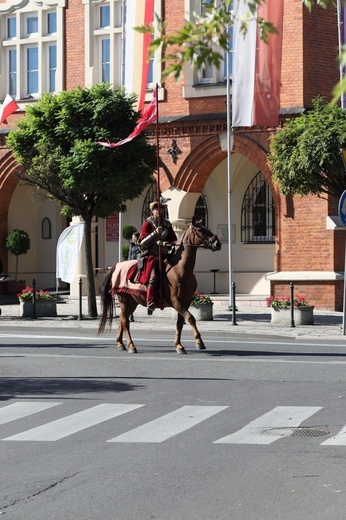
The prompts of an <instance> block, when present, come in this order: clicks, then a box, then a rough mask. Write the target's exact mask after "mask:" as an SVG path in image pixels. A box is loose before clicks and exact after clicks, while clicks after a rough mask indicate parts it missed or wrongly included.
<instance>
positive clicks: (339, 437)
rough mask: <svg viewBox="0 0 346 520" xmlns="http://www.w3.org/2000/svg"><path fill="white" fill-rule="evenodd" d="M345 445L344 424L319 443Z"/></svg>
mask: <svg viewBox="0 0 346 520" xmlns="http://www.w3.org/2000/svg"><path fill="white" fill-rule="evenodd" d="M345 445H346V426H344V427H343V428H342V430H340V431H339V433H337V434H336V435H334V437H332V438H331V439H327V440H326V441H324V442H322V443H321V446H345Z"/></svg>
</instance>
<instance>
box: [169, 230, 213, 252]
mask: <svg viewBox="0 0 346 520" xmlns="http://www.w3.org/2000/svg"><path fill="white" fill-rule="evenodd" d="M186 231H187V230H185V231H184V233H183V235H182V237H181V239H180V242H178V243H177V244H176V246H175V247H180V246H184V247H203V248H204V247H205V248H207V247H208V246H209V245H211V244H212V243H213V242H215V240H217V236H216V235H213V236H211V237H210V238H209V239H208V240H207V239H201V240H203V243H202V244H188V243H187V242H183V239H184V237H185V234H186ZM195 234H196V235H197V236H198V237H199V235H198V233H197V232H195ZM199 238H200V237H199Z"/></svg>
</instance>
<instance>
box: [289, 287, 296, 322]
mask: <svg viewBox="0 0 346 520" xmlns="http://www.w3.org/2000/svg"><path fill="white" fill-rule="evenodd" d="M290 299H291V327H295V326H296V325H295V323H294V305H293V300H294V285H293V282H290Z"/></svg>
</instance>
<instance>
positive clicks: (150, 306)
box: [147, 285, 156, 314]
mask: <svg viewBox="0 0 346 520" xmlns="http://www.w3.org/2000/svg"><path fill="white" fill-rule="evenodd" d="M155 296H156V290H155V286H154V285H148V289H147V312H148V314H152V313H153V311H154V310H155Z"/></svg>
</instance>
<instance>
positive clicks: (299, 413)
mask: <svg viewBox="0 0 346 520" xmlns="http://www.w3.org/2000/svg"><path fill="white" fill-rule="evenodd" d="M321 409H322V407H321V406H277V407H276V408H273V410H271V411H270V412H268V413H266V414H264V415H262V416H261V417H258V419H255V420H254V421H252V422H250V423H249V424H247V425H246V426H245V427H244V428H242V429H241V430H238V431H237V432H235V433H232V434H231V435H227V436H226V437H223V438H222V439H219V440H217V441H214V444H271V443H272V442H274V441H276V440H278V438H279V437H271V436H267V435H263V431H265V430H268V429H271V428H285V427H287V428H290V427H292V428H295V427H297V426H299V425H300V424H301V423H302V422H303V421H305V420H306V419H308V417H310V416H311V415H313V414H315V413H317V412H318V411H319V410H321Z"/></svg>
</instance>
